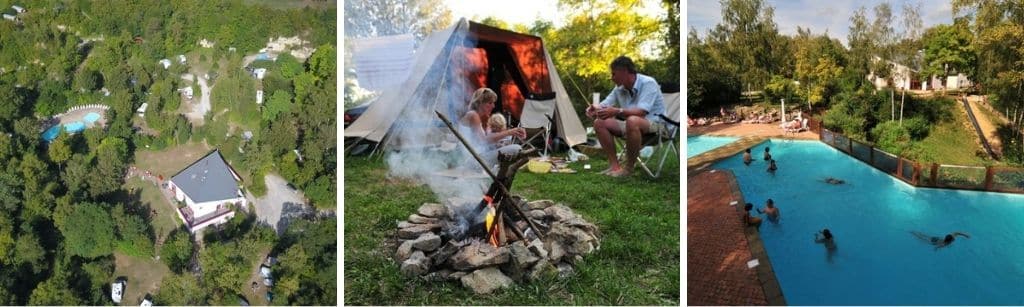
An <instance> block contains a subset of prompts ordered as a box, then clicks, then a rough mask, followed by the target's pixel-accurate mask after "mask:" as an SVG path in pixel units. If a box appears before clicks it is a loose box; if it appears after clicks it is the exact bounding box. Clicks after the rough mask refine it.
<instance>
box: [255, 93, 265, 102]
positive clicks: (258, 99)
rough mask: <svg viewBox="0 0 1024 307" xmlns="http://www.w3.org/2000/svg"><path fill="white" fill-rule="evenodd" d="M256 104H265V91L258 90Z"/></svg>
mask: <svg viewBox="0 0 1024 307" xmlns="http://www.w3.org/2000/svg"><path fill="white" fill-rule="evenodd" d="M256 104H263V90H256Z"/></svg>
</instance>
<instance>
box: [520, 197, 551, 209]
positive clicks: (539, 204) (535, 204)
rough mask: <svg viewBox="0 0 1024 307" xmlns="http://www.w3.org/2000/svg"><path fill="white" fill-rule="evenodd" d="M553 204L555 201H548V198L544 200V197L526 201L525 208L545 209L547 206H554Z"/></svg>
mask: <svg viewBox="0 0 1024 307" xmlns="http://www.w3.org/2000/svg"><path fill="white" fill-rule="evenodd" d="M554 205H555V202H553V201H550V200H546V199H543V200H535V201H531V202H528V203H526V209H527V210H544V209H547V207H551V206H554Z"/></svg>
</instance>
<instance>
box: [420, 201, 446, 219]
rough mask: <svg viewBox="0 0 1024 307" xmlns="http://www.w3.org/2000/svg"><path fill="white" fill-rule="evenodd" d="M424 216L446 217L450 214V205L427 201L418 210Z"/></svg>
mask: <svg viewBox="0 0 1024 307" xmlns="http://www.w3.org/2000/svg"><path fill="white" fill-rule="evenodd" d="M417 213H419V214H420V215H422V216H425V217H432V218H445V217H447V216H448V207H445V206H444V205H441V204H434V203H425V204H423V206H420V210H419V211H417Z"/></svg>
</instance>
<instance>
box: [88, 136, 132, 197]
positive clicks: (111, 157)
mask: <svg viewBox="0 0 1024 307" xmlns="http://www.w3.org/2000/svg"><path fill="white" fill-rule="evenodd" d="M127 160H128V143H127V142H125V141H124V140H123V139H121V138H118V137H107V138H105V139H103V142H101V143H100V145H99V146H97V148H96V168H95V171H94V172H93V173H92V174H93V176H92V179H91V181H90V182H89V194H90V195H92V196H94V197H95V196H100V195H104V194H107V193H110V192H113V191H116V190H117V189H119V188H120V187H121V184H123V183H124V174H125V169H126V167H127Z"/></svg>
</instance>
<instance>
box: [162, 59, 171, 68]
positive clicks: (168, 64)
mask: <svg viewBox="0 0 1024 307" xmlns="http://www.w3.org/2000/svg"><path fill="white" fill-rule="evenodd" d="M160 65H163V66H164V69H168V68H171V60H168V59H163V60H160Z"/></svg>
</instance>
